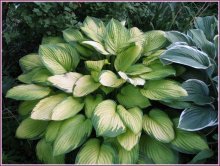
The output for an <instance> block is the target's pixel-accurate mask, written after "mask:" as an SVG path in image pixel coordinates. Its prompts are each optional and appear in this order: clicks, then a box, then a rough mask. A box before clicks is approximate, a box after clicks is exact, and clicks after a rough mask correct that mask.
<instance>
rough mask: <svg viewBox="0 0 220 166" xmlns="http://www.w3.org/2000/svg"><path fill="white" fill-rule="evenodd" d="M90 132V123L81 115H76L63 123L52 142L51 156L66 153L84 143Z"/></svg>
mask: <svg viewBox="0 0 220 166" xmlns="http://www.w3.org/2000/svg"><path fill="white" fill-rule="evenodd" d="M91 132H92V123H91V121H90V120H89V119H85V117H84V116H83V115H76V116H74V117H73V118H70V119H67V120H65V121H64V122H63V124H62V126H61V128H60V130H59V133H58V136H57V138H56V140H55V141H54V146H53V154H54V155H55V156H56V155H60V154H64V153H68V152H70V151H72V150H74V149H76V148H77V147H79V146H80V145H82V144H83V143H84V141H85V140H86V139H87V137H89V136H90V134H91Z"/></svg>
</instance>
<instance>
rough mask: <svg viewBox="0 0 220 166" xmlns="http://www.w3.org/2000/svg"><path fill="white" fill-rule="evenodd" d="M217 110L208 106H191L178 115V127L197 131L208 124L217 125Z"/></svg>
mask: <svg viewBox="0 0 220 166" xmlns="http://www.w3.org/2000/svg"><path fill="white" fill-rule="evenodd" d="M217 123H218V112H217V111H215V110H214V108H213V107H212V106H211V105H209V106H202V107H201V106H192V107H190V108H187V109H185V110H184V111H183V112H182V114H181V115H180V120H179V125H178V128H181V129H183V130H187V131H197V130H201V129H204V128H206V127H209V126H214V125H217Z"/></svg>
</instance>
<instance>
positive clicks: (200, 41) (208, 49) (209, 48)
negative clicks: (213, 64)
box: [187, 29, 215, 59]
mask: <svg viewBox="0 0 220 166" xmlns="http://www.w3.org/2000/svg"><path fill="white" fill-rule="evenodd" d="M187 35H188V36H190V37H191V38H192V39H193V41H194V42H195V44H196V46H197V47H198V48H199V49H201V50H202V51H204V52H205V53H207V55H209V57H211V58H213V59H214V58H215V51H213V50H214V49H215V45H214V43H212V42H210V41H208V40H207V39H206V36H205V34H204V32H203V31H202V30H200V29H190V30H188V31H187Z"/></svg>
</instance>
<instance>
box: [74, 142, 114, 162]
mask: <svg viewBox="0 0 220 166" xmlns="http://www.w3.org/2000/svg"><path fill="white" fill-rule="evenodd" d="M115 158H116V153H115V150H114V149H113V148H112V147H111V146H110V144H106V143H101V141H100V140H98V139H96V138H93V139H90V140H89V141H87V142H86V143H85V144H84V145H83V147H82V148H81V149H80V151H79V152H78V154H77V156H76V161H75V163H76V164H114V163H115Z"/></svg>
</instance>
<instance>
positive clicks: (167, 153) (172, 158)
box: [140, 136, 178, 164]
mask: <svg viewBox="0 0 220 166" xmlns="http://www.w3.org/2000/svg"><path fill="white" fill-rule="evenodd" d="M140 148H141V149H142V150H141V151H142V153H143V154H144V155H146V157H147V158H148V159H150V160H151V161H153V162H154V163H155V164H177V163H178V155H177V154H176V152H174V151H173V150H172V149H171V148H170V147H169V146H168V145H167V144H163V143H161V142H159V141H157V140H155V139H153V138H150V137H147V136H143V137H142V138H141V143H140ZM143 154H142V155H143Z"/></svg>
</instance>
